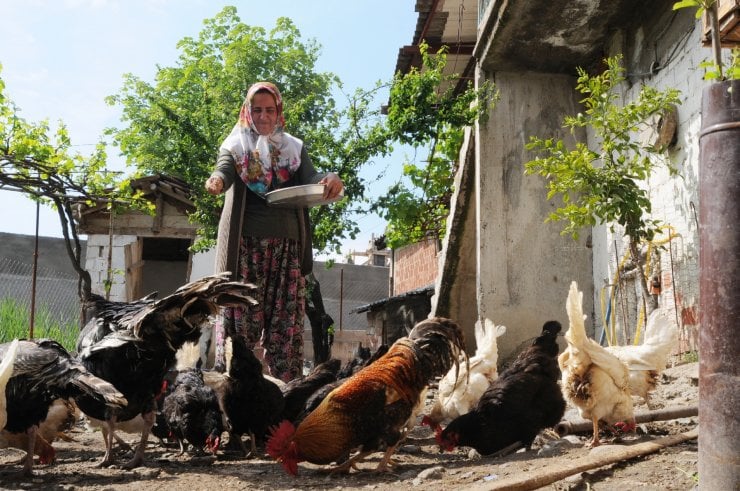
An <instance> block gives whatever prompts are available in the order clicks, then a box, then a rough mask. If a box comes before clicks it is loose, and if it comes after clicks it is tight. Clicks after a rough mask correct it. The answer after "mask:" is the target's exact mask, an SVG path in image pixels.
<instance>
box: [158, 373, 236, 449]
mask: <svg viewBox="0 0 740 491" xmlns="http://www.w3.org/2000/svg"><path fill="white" fill-rule="evenodd" d="M162 414H163V415H164V419H165V421H166V424H167V428H169V431H170V432H171V433H172V435H173V436H174V438H175V439H176V440H177V442H178V444H179V445H180V454H181V455H182V454H183V453H184V452H185V445H184V442H185V441H187V442H188V443H190V444H191V445H192V446H193V448H194V449H195V451H196V453H200V452H201V451H202V449H203V448H204V447H205V448H206V449H208V451H209V452H210V453H212V454H213V455H216V452H217V451H218V446H219V443H220V441H221V433H223V431H224V425H223V422H222V416H221V408H220V407H219V403H218V399H217V398H216V392H215V391H214V390H213V389H211V388H210V387H209V386H207V385H206V384H205V383H204V382H203V375H202V373H201V371H200V370H199V369H195V370H184V371H181V372H180V373H179V374H178V375H177V378H176V379H175V384H174V387H173V389H172V391H171V392H170V393H169V394H167V396H166V397H165V398H164V403H163V405H162Z"/></svg>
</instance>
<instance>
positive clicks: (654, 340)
mask: <svg viewBox="0 0 740 491" xmlns="http://www.w3.org/2000/svg"><path fill="white" fill-rule="evenodd" d="M677 341H678V329H677V328H676V324H675V322H674V320H673V317H672V316H671V314H670V312H669V311H668V309H657V310H654V311H653V312H652V313H651V314H650V317H648V321H647V323H646V325H645V337H644V341H643V343H642V344H640V345H636V346H608V347H607V348H606V349H607V351H609V352H610V353H612V354H613V355H615V356H616V357H617V358H619V359H620V360H622V362H623V363H624V364H626V365H627V368H628V369H629V380H630V392H631V393H632V395H633V396H640V397H642V399H643V401H644V402H645V404H647V405H648V407H650V400H649V397H650V392H652V391H653V390H655V387H656V385H657V383H658V377H659V376H660V374H661V373H662V372H663V370H665V367H666V363H667V362H668V357H669V356H670V354H671V351H672V350H673V349H674V348H675V346H676V342H677Z"/></svg>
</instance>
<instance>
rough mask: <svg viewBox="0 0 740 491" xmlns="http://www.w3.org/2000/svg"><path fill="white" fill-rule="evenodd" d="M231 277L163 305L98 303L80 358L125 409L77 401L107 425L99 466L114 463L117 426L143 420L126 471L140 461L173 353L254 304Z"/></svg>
mask: <svg viewBox="0 0 740 491" xmlns="http://www.w3.org/2000/svg"><path fill="white" fill-rule="evenodd" d="M228 278H229V273H222V274H219V275H214V276H208V277H205V278H202V279H199V280H196V281H193V282H191V283H188V284H187V285H184V286H182V287H180V288H179V289H178V290H177V291H176V292H175V293H173V294H172V295H169V296H168V297H165V298H163V299H161V300H156V301H155V300H152V299H151V298H149V297H147V298H146V299H143V300H140V301H135V302H131V303H124V302H104V301H100V300H99V301H98V302H97V305H96V308H95V311H96V313H95V314H94V317H93V319H91V320H90V321H89V322H88V324H87V325H86V326H85V328H84V329H83V330H82V332H81V333H80V336H79V337H78V339H77V350H78V352H79V358H80V360H81V361H82V363H83V364H84V365H85V367H87V369H88V370H90V372H92V373H94V374H96V375H98V376H99V377H101V378H103V379H105V380H107V381H109V382H111V383H112V384H113V385H114V386H116V388H117V389H118V390H120V391H121V392H122V393H123V394H124V395H125V396H126V398H127V399H128V406H126V407H125V408H123V409H121V410H118V411H106V410H105V407H103V405H101V404H100V403H98V402H97V401H95V400H94V399H92V398H87V397H84V398H80V399H78V401H77V403H78V405H79V407H80V410H81V411H82V412H84V413H85V414H87V415H88V416H90V417H92V418H96V419H99V420H104V421H106V426H107V427H108V430H107V435H108V438H107V439H106V451H105V456H104V458H103V461H102V462H101V464H100V465H108V464H110V463H112V462H113V453H112V451H111V450H112V444H113V435H114V429H115V423H116V421H127V420H130V419H132V418H134V417H135V416H137V415H139V414H141V416H142V418H143V419H144V422H145V425H144V428H143V429H142V435H141V441H140V443H139V445H138V447H137V448H136V451H135V453H134V456H133V458H132V459H131V461H130V462H128V463H127V464H126V465H125V467H127V468H132V467H135V466H138V465H140V464H141V463H142V462H143V460H144V449H145V448H146V442H147V439H148V437H149V432H150V431H151V427H152V425H153V423H154V414H155V408H156V404H155V398H156V397H157V396H158V395H159V394H160V392H161V391H162V385H163V384H162V382H163V379H164V377H165V374H166V373H167V371H168V370H169V369H170V368H172V367H174V365H175V361H176V360H175V353H176V352H177V350H178V349H179V348H180V347H182V345H183V344H184V343H185V342H186V341H191V342H195V341H197V340H198V338H199V336H200V327H199V326H200V325H201V324H202V323H203V322H205V321H206V320H207V319H208V316H209V315H213V314H216V313H217V310H218V307H229V306H231V307H236V306H244V305H245V304H249V303H254V302H255V301H254V299H253V298H252V297H250V296H249V294H250V293H251V292H252V291H254V288H255V287H254V285H251V284H245V283H240V282H232V281H229V279H228Z"/></svg>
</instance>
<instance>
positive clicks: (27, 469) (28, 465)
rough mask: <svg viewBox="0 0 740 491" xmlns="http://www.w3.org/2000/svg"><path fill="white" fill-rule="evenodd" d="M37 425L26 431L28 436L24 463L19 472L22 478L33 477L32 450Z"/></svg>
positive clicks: (34, 445)
mask: <svg viewBox="0 0 740 491" xmlns="http://www.w3.org/2000/svg"><path fill="white" fill-rule="evenodd" d="M37 429H38V426H37V425H33V426H31V427H30V428H28V429H27V430H26V435H28V442H27V443H26V446H27V448H26V461H25V462H24V464H23V470H22V471H21V472H22V473H23V475H24V476H32V475H33V449H34V448H35V447H36V430H37Z"/></svg>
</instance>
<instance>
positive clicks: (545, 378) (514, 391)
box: [436, 321, 565, 455]
mask: <svg viewBox="0 0 740 491" xmlns="http://www.w3.org/2000/svg"><path fill="white" fill-rule="evenodd" d="M561 329H562V326H561V325H560V323H559V322H557V321H548V322H546V323H545V325H544V326H543V327H542V333H541V334H540V335H539V336H538V337H537V338H536V339H535V340H534V342H533V343H532V345H531V346H530V347H528V348H527V349H525V350H524V351H523V352H522V353H520V354H519V356H518V357H517V358H516V360H515V361H514V362H513V363H512V364H511V365H510V366H509V367H508V368H507V369H506V370H504V371H503V372H502V373H501V374H500V375H499V377H498V379H496V380H495V381H494V382H492V383H491V385H490V386H489V388H488V390H486V392H484V393H483V396H481V398H480V400H479V401H478V404H477V405H476V407H475V408H473V409H472V410H471V411H470V412H469V413H466V414H463V415H461V416H458V417H457V418H455V419H453V420H452V421H451V422H450V424H449V425H448V426H447V428H445V429H444V430H443V431H442V430H441V428H438V430H437V435H436V438H437V443H438V444H439V445H440V447H441V448H442V449H443V450H447V451H450V450H452V449H454V448H455V447H456V446H458V445H462V446H467V447H473V448H474V449H475V450H477V451H478V452H479V453H480V454H482V455H490V454H494V453H504V452H507V451H510V450H512V449H513V448H515V447H519V446H525V447H527V449H529V447H530V446H531V445H532V442H533V441H534V439H535V437H536V436H537V434H538V433H539V432H540V431H541V430H542V429H544V428H548V427H551V426H555V425H556V424H557V423H559V422H560V419H561V418H562V417H563V413H564V412H565V400H564V399H563V394H562V392H561V391H560V386H559V385H558V380H560V368H559V367H558V362H557V354H558V344H557V341H556V340H557V335H558V333H559V332H560V330H561Z"/></svg>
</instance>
